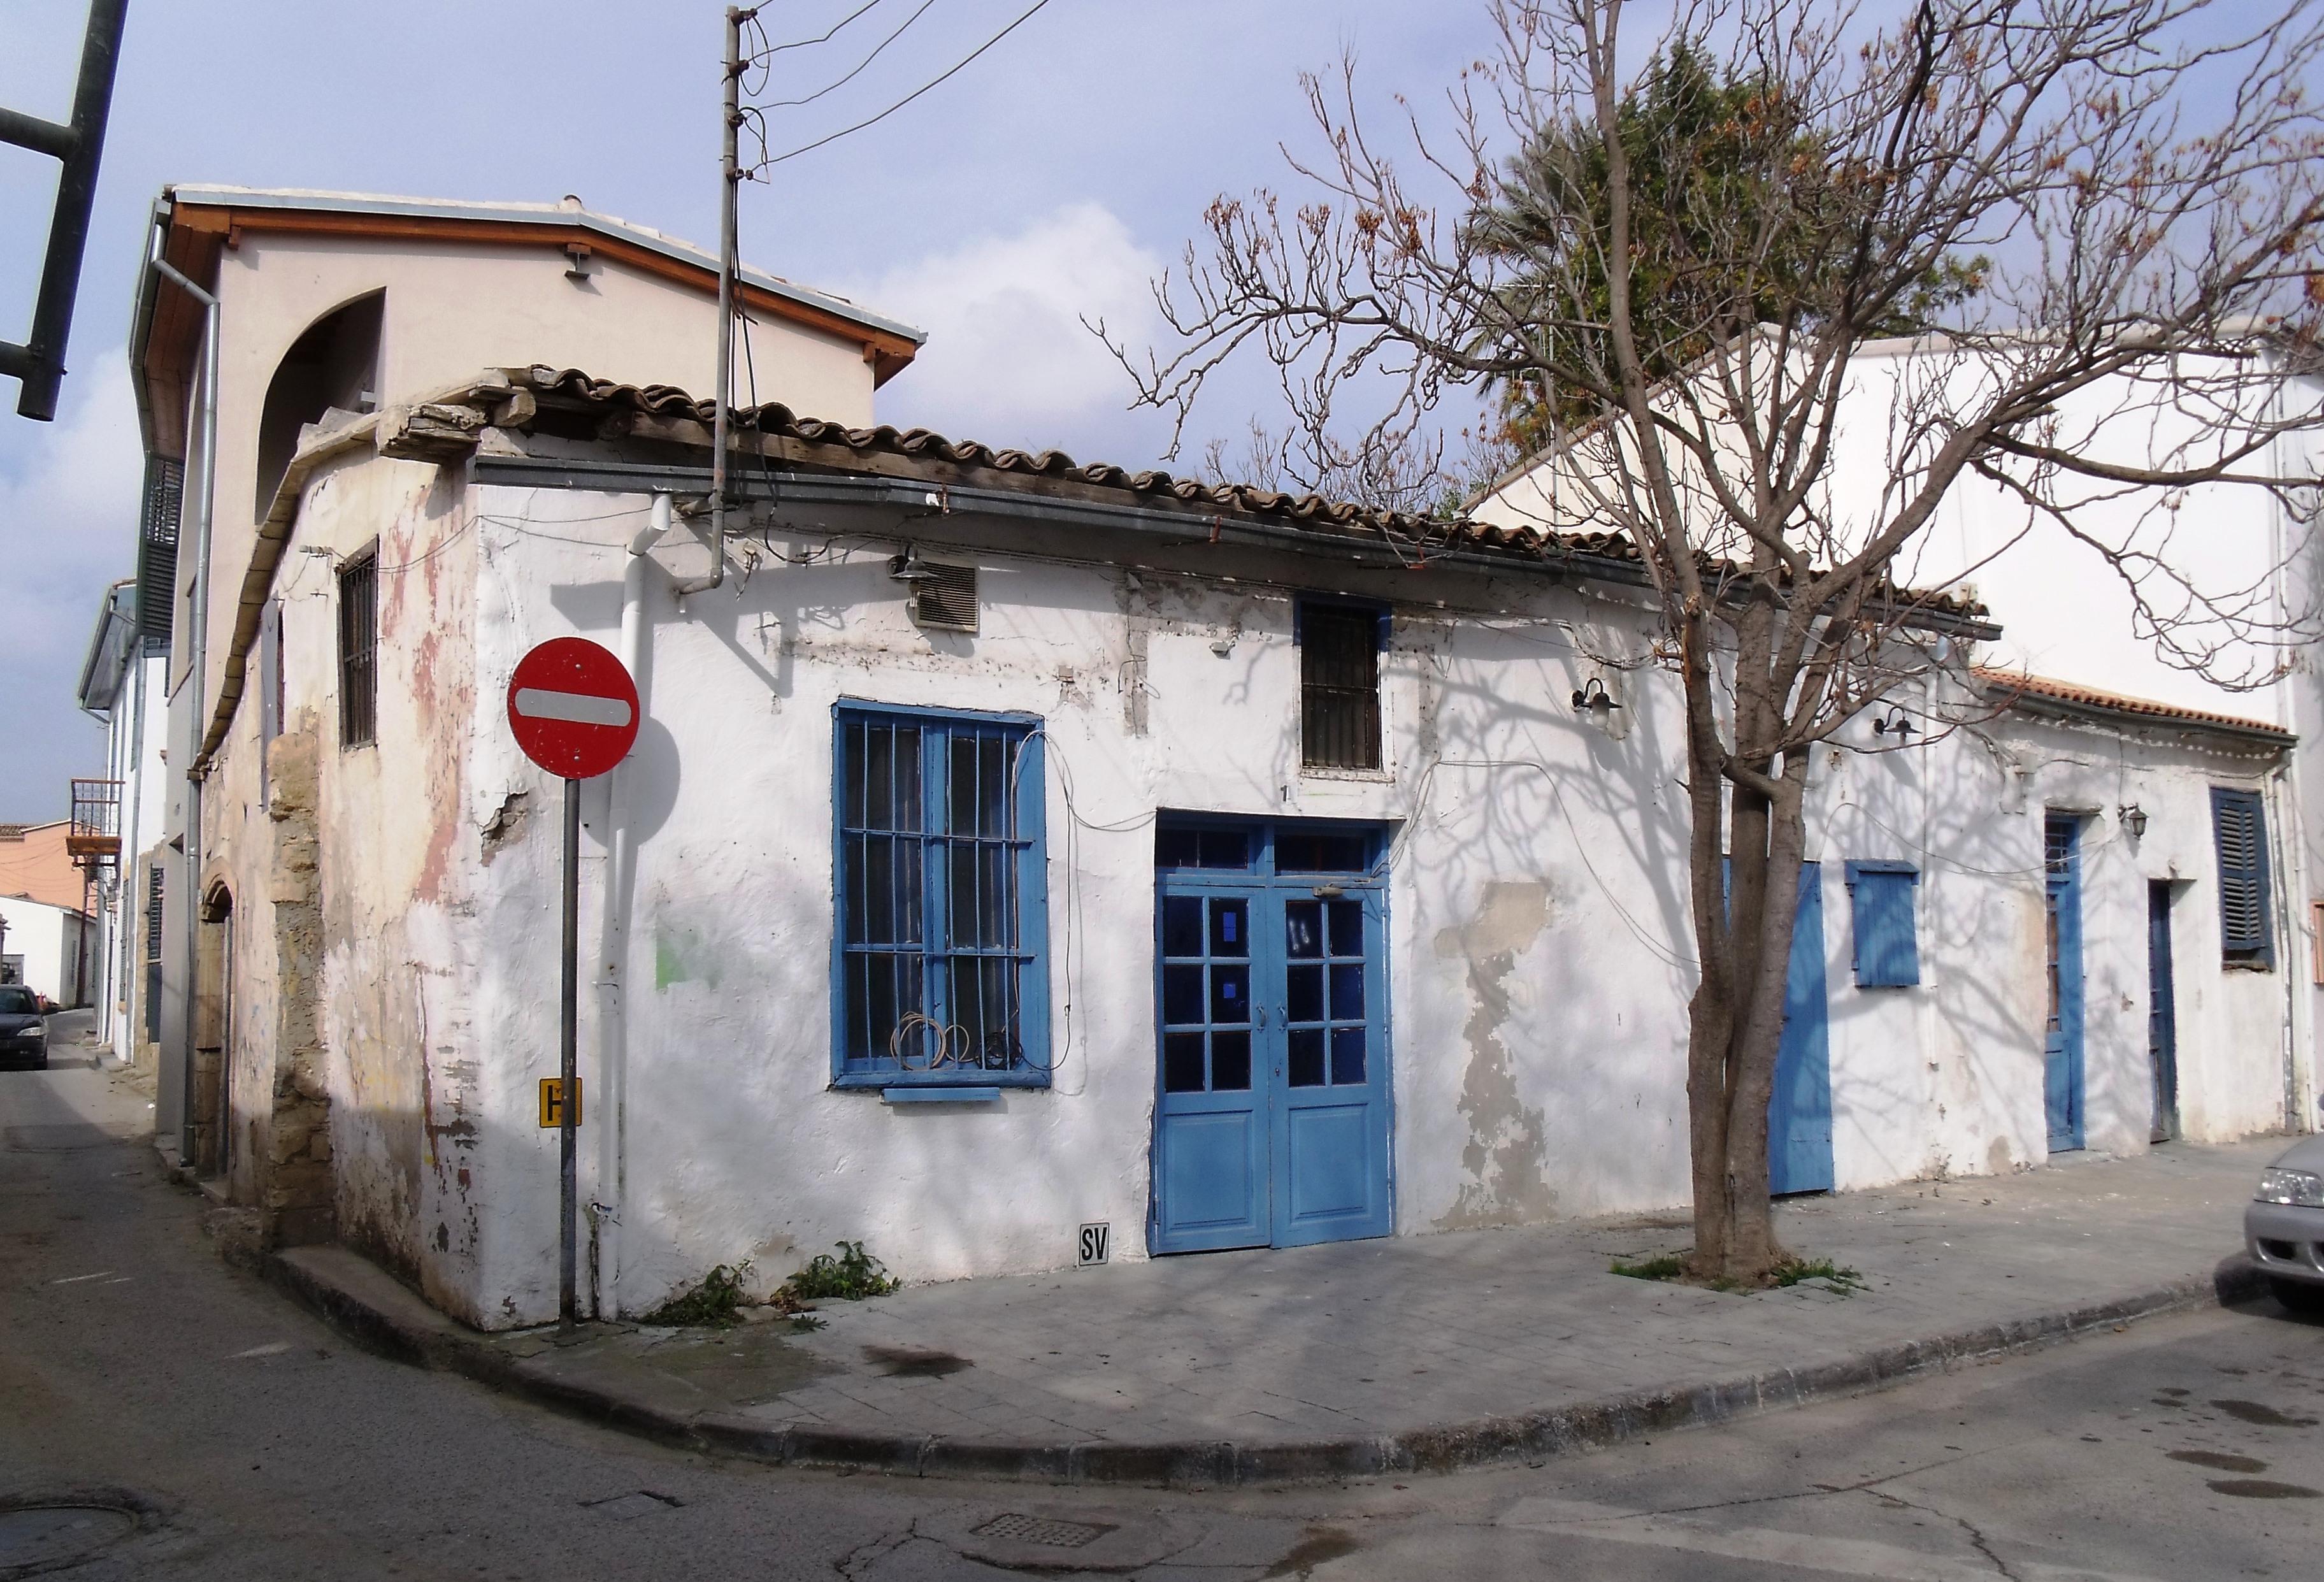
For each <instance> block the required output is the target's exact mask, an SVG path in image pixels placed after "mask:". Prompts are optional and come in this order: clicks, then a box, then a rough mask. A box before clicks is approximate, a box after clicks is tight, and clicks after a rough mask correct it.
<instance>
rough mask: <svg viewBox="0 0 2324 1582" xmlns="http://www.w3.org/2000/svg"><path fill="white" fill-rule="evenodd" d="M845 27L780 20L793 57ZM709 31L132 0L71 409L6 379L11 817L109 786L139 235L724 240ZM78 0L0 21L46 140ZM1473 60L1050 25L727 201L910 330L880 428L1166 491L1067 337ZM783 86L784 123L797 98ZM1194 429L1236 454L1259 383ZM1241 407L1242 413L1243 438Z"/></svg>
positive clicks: (755, 256) (954, 35)
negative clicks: (1336, 112) (1006, 449)
mask: <svg viewBox="0 0 2324 1582" xmlns="http://www.w3.org/2000/svg"><path fill="white" fill-rule="evenodd" d="M860 4H861V0H845V3H844V4H843V3H841V0H796V3H791V0H784V3H778V4H774V5H769V6H768V7H767V8H766V12H765V20H766V22H767V25H768V29H769V31H770V33H772V34H773V35H774V36H775V37H776V38H777V39H778V40H782V39H788V38H799V37H805V36H808V35H812V34H815V33H819V32H823V31H824V29H825V28H826V27H828V26H829V25H830V24H831V23H834V22H836V21H838V20H840V19H841V18H842V17H844V16H845V15H846V14H847V13H849V12H850V11H853V10H854V9H855V8H856V5H860ZM1029 4H1030V0H934V4H932V5H930V6H929V7H928V9H927V13H926V14H925V15H923V16H922V17H920V19H919V20H918V22H917V23H915V24H914V25H913V26H912V27H911V28H910V29H908V31H907V32H905V33H904V34H903V35H902V36H901V37H900V38H899V40H898V42H896V43H895V44H894V45H893V46H892V47H891V48H890V49H889V50H887V51H884V52H883V53H882V54H881V56H880V58H879V59H878V60H876V61H874V62H873V63H872V64H871V66H870V67H869V68H868V69H865V70H864V72H863V73H862V75H861V76H860V77H858V78H856V79H854V80H853V82H851V83H849V84H848V85H847V86H846V87H844V88H841V89H839V90H837V91H835V92H833V93H831V94H830V95H828V96H827V97H824V98H822V99H820V100H818V101H817V102H816V103H815V104H813V105H811V106H805V107H803V108H798V109H791V110H786V111H779V112H770V115H771V116H775V117H776V118H775V119H774V120H773V122H772V125H773V126H774V128H775V130H776V132H777V134H778V136H780V135H781V134H782V133H783V132H785V131H788V132H789V133H792V134H795V137H794V144H795V143H806V142H808V141H811V140H812V139H814V138H816V137H819V136H821V135H823V134H826V133H828V132H832V131H835V130H837V129H838V128H840V127H843V126H845V125H850V124H851V123H853V122H854V121H857V120H860V119H862V117H863V116H867V115H870V114H871V113H872V112H874V111H876V110H878V109H880V108H881V107H882V106H886V105H888V104H889V103H890V102H892V101H893V100H894V99H896V98H898V97H901V96H902V95H903V94H904V93H906V92H908V91H909V90H910V89H911V88H917V87H918V86H919V85H920V84H921V83H922V82H924V81H926V80H927V79H928V78H930V77H933V76H934V75H935V74H936V72H937V71H940V70H942V69H944V68H945V66H948V65H950V64H951V63H952V62H953V61H954V60H958V59H959V58H960V57H961V56H962V55H964V54H965V53H967V51H969V50H971V49H973V48H974V47H975V46H976V45H977V44H978V43H981V42H983V41H984V40H985V39H987V38H988V37H990V36H991V34H992V33H994V32H997V31H999V29H1000V28H1001V27H1002V26H1003V25H1005V24H1006V23H1008V22H1009V21H1010V19H1011V18H1013V17H1015V16H1016V15H1017V14H1019V12H1021V11H1022V10H1024V8H1025V6H1026V5H1029ZM916 5H918V0H881V4H880V5H878V6H877V7H876V8H874V9H873V10H872V11H871V13H870V14H867V15H865V16H864V17H862V19H861V20H859V21H857V22H855V23H853V24H852V25H850V26H849V27H847V28H845V29H844V30H843V31H842V32H840V33H839V35H838V37H837V38H836V39H835V41H833V42H831V43H829V44H826V45H821V46H816V47H814V48H808V49H800V50H795V51H786V52H784V53H783V54H782V55H780V56H779V57H778V61H779V64H778V65H777V67H776V69H775V75H774V77H773V79H772V82H771V84H770V87H769V88H766V89H764V90H762V91H761V96H760V97H762V98H768V99H773V98H785V97H800V96H801V95H803V94H804V93H806V92H809V91H813V90H814V89H816V88H822V87H823V86H824V85H825V83H827V82H829V81H830V80H832V79H835V78H836V77H839V76H840V75H842V74H843V73H844V72H845V71H846V70H847V69H849V68H851V67H853V65H854V64H855V63H856V62H857V60H860V59H861V58H862V54H863V53H864V52H865V51H868V50H869V49H870V48H871V45H873V44H875V43H877V42H879V41H880V39H881V38H882V37H884V36H885V35H886V34H887V33H888V32H890V31H891V30H893V28H894V27H895V26H896V24H897V23H900V22H901V21H903V20H904V18H905V17H906V16H907V15H908V14H910V13H911V11H912V9H913V8H914V7H915V6H916ZM723 14H724V3H723V0H625V3H616V0H558V3H557V4H554V5H551V4H547V3H541V0H536V3H529V4H520V3H518V0H457V3H456V0H399V3H398V4H396V5H354V4H346V3H341V0H132V4H131V6H130V14H129V33H128V39H127V42H126V46H125V48H124V53H123V59H122V66H121V74H120V79H119V83H118V86H117V88H116V90H115V101H114V113H113V123H112V129H111V135H110V138H109V140H108V145H107V147H106V157H105V165H104V173H103V179H102V182H101V184H100V188H99V191H98V197H97V215H96V219H95V223H94V226H93V228H92V231H91V235H90V238H89V253H88V262H87V264H86V266H85V268H84V271H83V273H82V279H81V295H80V304H79V308H78V312H77V314H76V316H75V320H74V326H73V339H72V347H71V352H70V358H69V363H70V369H71V373H70V376H69V379H68V381H67V384H66V386H65V398H64V405H63V410H62V411H61V412H60V415H59V420H58V421H56V422H55V423H53V424H41V423H32V422H28V421H24V420H23V419H21V418H18V417H16V416H15V415H14V409H15V398H16V391H15V386H14V382H13V381H0V397H5V405H0V549H4V550H5V552H0V820H9V819H27V820H29V819H44V818H52V817H57V816H60V814H61V813H62V812H63V810H64V806H63V804H64V795H65V782H66V780H67V778H68V777H69V775H71V774H73V773H76V772H79V773H88V772H93V771H94V770H95V769H96V768H97V766H98V765H99V763H101V762H102V756H103V745H102V735H101V731H100V729H99V727H98V726H96V725H95V724H94V723H93V722H91V721H89V720H88V718H87V717H85V716H83V715H81V714H80V713H79V711H78V708H76V707H75V706H74V702H73V698H72V689H73V684H74V682H75V680H76V679H77V678H78V672H79V666H80V661H81V657H82V654H83V652H84V651H85V648H86V645H87V643H88V634H89V632H90V628H91V626H92V624H93V623H94V621H95V618H96V614H97V604H98V599H99V597H100V595H101V593H102V591H103V589H104V587H105V586H106V583H107V582H108V581H110V580H111V579H113V578H115V577H120V576H124V575H126V574H127V573H128V571H129V570H130V569H131V565H130V552H131V532H132V522H133V517H134V506H135V500H136V494H137V480H138V472H139V465H140V464H139V456H138V450H137V444H136V432H135V427H134V416H133V412H132V407H131V403H130V396H129V388H128V383H127V377H126V365H125V363H124V356H123V343H124V338H125V334H126V326H127V319H128V306H129V297H130V290H131V285H132V282H133V277H134V270H135V265H136V254H137V247H138V243H139V238H140V235H141V227H142V226H143V217H144V215H145V213H146V210H147V208H148V206H149V205H150V203H151V202H152V198H153V196H154V194H155V193H156V192H157V191H158V190H159V189H160V188H161V184H162V183H163V182H165V181H173V180H178V181H218V182H230V183H236V184H241V185H248V186H297V187H324V188H335V189H342V190H357V191H372V192H392V193H417V194H425V195H429V196H440V197H452V198H469V199H525V200H547V201H553V200H554V199H557V198H558V197H559V196H561V195H562V194H564V193H567V192H575V193H578V194H579V195H580V196H581V197H582V198H583V199H585V200H586V202H587V203H588V205H589V206H590V207H591V208H597V209H602V210H605V211H607V212H610V213H613V214H618V215H622V216H623V217H627V218H631V219H635V220H639V221H641V222H643V223H645V224H648V225H651V226H655V227H659V228H661V229H663V230H666V231H669V232H672V233H675V234H677V235H679V236H687V237H689V238H692V239H695V240H696V241H700V242H705V243H708V242H712V241H715V236H716V213H717V209H716V204H717V176H716V163H715V161H716V149H717V137H718V57H719V51H720V44H721V18H722V16H723ZM81 22H82V18H81V14H80V7H79V5H78V4H75V3H73V0H0V104H5V105H7V106H10V107H11V108H14V109H20V110H24V111H29V112H32V113H33V114H38V115H46V116H53V117H56V118H60V119H61V118H62V117H63V116H64V115H65V114H66V113H67V110H68V107H69V99H70V95H71V88H72V79H73V73H74V69H75V64H76V61H77V59H78V47H79V33H80V27H81ZM1489 42H1490V39H1489V33H1488V31H1487V23H1486V19H1485V14H1484V8H1483V6H1482V5H1481V3H1473V0H1453V3H1451V4H1444V5H1416V4H1413V3H1412V0H1401V3H1399V0H1169V3H1168V4H1167V5H1155V4H1151V3H1150V0H1148V3H1140V0H1050V3H1049V5H1047V6H1046V7H1045V8H1044V9H1043V10H1042V11H1041V12H1040V13H1039V14H1037V15H1036V16H1034V17H1033V18H1032V19H1031V20H1030V21H1028V22H1027V23H1025V24H1024V25H1023V26H1022V27H1021V28H1019V30H1018V31H1017V32H1015V33H1014V34H1012V35H1011V36H1010V38H1009V39H1008V40H1006V41H1005V42H1003V43H1001V45H1000V46H999V47H998V48H996V49H995V50H994V51H991V53H990V54H987V55H986V56H984V57H983V58H982V60H978V61H976V62H975V63H974V64H973V65H972V66H970V67H969V68H968V69H966V70H965V71H964V72H963V73H962V74H961V75H959V76H958V77H955V78H954V79H952V80H951V81H949V82H947V83H945V85H943V86H942V87H941V88H937V89H936V90H935V91H934V92H933V93H930V94H929V95H927V97H923V98H921V99H920V100H918V102H916V103H914V104H913V105H911V106H908V107H907V108H906V109H904V110H902V111H901V112H899V114H897V115H895V116H891V117H890V118H889V119H888V120H887V121H885V122H883V123H882V124H881V125H878V126H876V127H873V128H871V130H869V131H867V132H863V133H861V134H856V135H854V136H852V137H849V138H846V139H844V140H843V141H841V142H839V143H834V144H832V145H831V146H830V147H828V148H825V149H822V150H819V151H817V152H816V153H811V154H808V155H806V156H804V157H802V158H799V159H797V160H793V161H791V162H788V163H786V164H783V165H781V166H780V167H779V168H778V169H777V170H776V171H774V172H772V179H771V180H770V181H768V182H766V183H764V184H754V185H752V186H750V187H746V188H745V190H744V197H743V206H742V238H743V252H744V254H745V256H746V257H747V258H748V259H749V260H750V261H751V262H752V263H753V264H758V265H760V266H761V267H763V268H767V269H770V270H772V271H774V272H776V273H780V274H785V275H788V276H790V277H792V278H795V279H798V280H801V281H804V282H809V283H813V284H816V285H821V286H825V287H828V288H831V289H834V290H838V291H845V292H847V293H849V294H851V295H855V296H858V297H860V298H861V299H862V300H863V301H867V302H868V303H870V304H871V305H872V306H874V307H877V308H879V309H881V310H883V311H886V312H890V313H892V314H894V315H896V316H898V317H900V318H903V319H909V320H911V321H913V322H916V323H918V324H920V325H922V326H923V327H924V328H927V329H928V330H929V331H930V332H931V334H932V337H933V338H932V340H931V342H930V344H929V347H928V348H927V351H926V352H925V353H924V354H923V356H922V357H921V360H920V362H919V363H918V365H915V366H914V367H913V368H911V369H909V370H908V371H907V372H906V373H904V374H903V375H900V376H899V377H898V378H897V379H896V380H895V381H894V382H893V383H892V384H890V385H889V386H888V387H887V388H886V389H885V390H884V391H883V392H881V419H882V421H890V422H897V423H901V424H906V425H909V424H913V423H924V424H926V425H927V426H929V427H932V428H936V429H939V430H944V431H945V432H948V433H953V434H958V435H966V436H970V437H973V438H976V439H986V440H990V441H994V442H999V443H1008V444H1031V445H1041V446H1054V447H1056V448H1058V449H1065V450H1067V451H1070V452H1072V453H1073V454H1074V455H1075V456H1078V457H1084V458H1103V459H1107V460H1113V461H1119V462H1122V463H1125V464H1129V465H1137V464H1140V463H1150V462H1151V461H1153V460H1154V459H1155V458H1156V457H1157V454H1158V452H1159V449H1160V448H1161V447H1162V445H1163V444H1165V443H1166V442H1167V435H1166V433H1165V432H1164V431H1163V430H1162V429H1161V428H1160V426H1159V425H1158V423H1157V421H1156V420H1155V419H1154V418H1153V417H1152V416H1151V414H1133V413H1128V412H1124V411H1123V406H1124V403H1125V401H1126V398H1127V396H1128V393H1129V392H1128V388H1127V384H1126V382H1124V381H1123V379H1122V376H1121V375H1120V373H1119V370H1116V369H1113V368H1111V366H1110V365H1108V364H1107V363H1106V361H1105V359H1104V358H1103V356H1102V353H1100V352H1099V351H1098V350H1097V348H1095V347H1093V345H1092V344H1091V343H1090V342H1089V341H1088V339H1087V338H1086V336H1085V335H1084V333H1083V332H1082V331H1081V330H1080V328H1079V327H1078V322H1077V320H1078V319H1079V317H1080V316H1081V315H1083V314H1085V313H1088V314H1102V315H1104V316H1106V317H1107V318H1108V319H1110V320H1111V321H1113V322H1116V323H1126V324H1128V325H1130V326H1131V327H1132V328H1136V329H1139V330H1140V331H1141V332H1142V331H1144V330H1145V329H1146V328H1147V327H1148V319H1147V317H1146V309H1145V305H1144V303H1145V298H1144V289H1145V288H1144V282H1145V281H1146V280H1147V279H1148V277H1150V276H1151V275H1152V274H1153V273H1156V272H1157V270H1159V269H1160V268H1161V267H1162V266H1163V265H1164V264H1167V263H1169V262H1173V261H1175V260H1176V256H1177V254H1178V252H1179V249H1180V248H1181V246H1182V245H1184V243H1185V240H1186V239H1187V237H1188V236H1191V235H1192V234H1193V233H1194V229H1195V227H1197V225H1198V224H1199V222H1200V218H1201V215H1202V211H1203V206H1204V204H1205V203H1207V202H1208V201H1209V199H1211V198H1212V197H1213V196H1215V195H1216V194H1217V193H1219V192H1221V191H1242V190H1248V189H1249V188H1250V187H1252V186H1254V185H1257V184H1260V183H1263V182H1277V183H1280V182H1281V181H1282V180H1283V177H1284V171H1283V162H1282V156H1281V154H1280V153H1278V151H1277V143H1279V142H1281V141H1282V140H1285V139H1286V138H1287V139H1291V140H1293V141H1295V142H1296V141H1298V140H1299V139H1301V138H1302V137H1303V135H1304V134H1305V132H1306V129H1307V128H1306V121H1305V109H1304V106H1302V104H1301V102H1300V98H1299V93H1298V85H1297V77H1298V74H1299V72H1301V71H1302V70H1305V69H1321V68H1323V67H1325V66H1327V65H1329V64H1331V63H1332V62H1333V61H1334V60H1336V59H1337V57H1338V55H1339V53H1340V51H1341V50H1342V47H1343V46H1352V47H1353V48H1354V49H1355V51H1357V53H1358V55H1359V57H1360V60H1361V63H1362V66H1363V69H1364V74H1365V82H1366V85H1367V88H1368V89H1369V91H1368V93H1367V96H1366V97H1368V98H1369V99H1370V101H1371V102H1372V103H1373V104H1375V105H1379V104H1382V103H1384V102H1385V101H1386V98H1387V96H1388V94H1390V93H1393V92H1398V91H1403V92H1409V93H1411V94H1414V95H1416V96H1417V97H1421V98H1422V99H1423V100H1424V102H1425V101H1427V100H1428V99H1429V98H1430V97H1431V96H1433V95H1434V93H1435V91H1436V90H1437V89H1439V88H1441V87H1442V86H1443V84H1445V83H1447V82H1449V81H1451V80H1452V79H1453V78H1454V77H1455V76H1456V75H1457V74H1458V72H1459V71H1460V69H1461V68H1462V66H1463V65H1464V64H1466V63H1467V62H1468V61H1469V60H1471V59H1473V58H1474V57H1475V56H1476V55H1477V54H1479V53H1480V52H1481V51H1484V50H1485V49H1486V48H1487V47H1488V45H1489ZM786 89H788V90H789V91H785V90H786ZM54 170H55V167H54V165H53V164H52V163H51V162H48V161H46V160H43V159H41V158H39V157H38V156H35V155H32V154H28V153H23V151H21V150H17V149H13V148H0V338H8V339H21V338H23V335H24V333H25V330H26V328H27V325H28V321H29V319H30V315H31V310H32V295H33V291H34V290H35V286H36V282H37V280H38V275H39V268H40V250H41V247H42V239H43V236H44V235H45V232H46V229H47V217H48V212H49V207H50V204H51V200H52V191H53V180H54ZM1241 390H1242V391H1247V392H1248V393H1247V395H1246V394H1243V393H1240V391H1239V392H1238V393H1231V394H1230V395H1228V396H1227V398H1226V399H1225V400H1224V401H1222V402H1219V403H1218V404H1216V405H1214V406H1213V408H1212V409H1211V410H1210V411H1209V412H1207V413H1206V423H1207V426H1209V427H1210V428H1212V429H1214V430H1216V431H1218V432H1221V433H1235V432H1239V431H1240V430H1241V428H1242V427H1243V424H1244V422H1245V421H1246V419H1247V417H1248V415H1249V413H1250V411H1252V410H1264V403H1265V402H1266V400H1267V391H1266V388H1265V386H1264V384H1263V383H1261V382H1259V381H1252V382H1250V383H1249V384H1247V385H1245V386H1242V387H1241ZM1237 401H1241V402H1244V404H1243V405H1241V406H1240V407H1238V406H1235V405H1234V404H1233V403H1234V402H1237Z"/></svg>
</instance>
